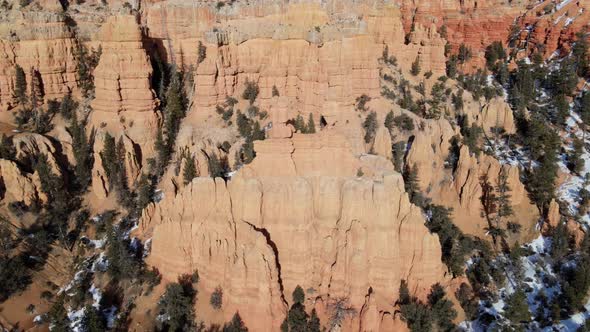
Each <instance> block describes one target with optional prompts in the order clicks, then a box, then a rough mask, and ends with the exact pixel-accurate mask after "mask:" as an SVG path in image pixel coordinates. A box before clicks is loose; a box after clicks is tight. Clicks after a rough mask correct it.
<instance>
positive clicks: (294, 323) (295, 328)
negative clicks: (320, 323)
mask: <svg viewBox="0 0 590 332" xmlns="http://www.w3.org/2000/svg"><path fill="white" fill-rule="evenodd" d="M316 318H317V317H316ZM308 319H309V316H308V315H307V313H306V312H305V292H304V291H303V288H301V286H299V285H297V287H295V290H294V291H293V305H292V306H291V308H290V309H289V312H288V313H287V318H286V319H285V321H286V326H285V328H287V330H288V331H290V332H306V331H307V327H308V324H309V322H308ZM283 324H285V323H283ZM281 328H283V327H281Z"/></svg>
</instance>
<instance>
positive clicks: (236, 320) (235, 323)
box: [222, 312, 248, 332]
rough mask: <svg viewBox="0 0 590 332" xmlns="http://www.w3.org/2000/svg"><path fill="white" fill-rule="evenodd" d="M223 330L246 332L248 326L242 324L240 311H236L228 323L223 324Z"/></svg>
mask: <svg viewBox="0 0 590 332" xmlns="http://www.w3.org/2000/svg"><path fill="white" fill-rule="evenodd" d="M222 331H223V332H248V328H247V327H246V325H245V324H244V321H243V320H242V317H240V313H238V312H236V313H235V314H234V316H233V317H232V319H231V322H229V324H225V325H224V326H223V330H222Z"/></svg>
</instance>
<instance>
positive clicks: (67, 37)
mask: <svg viewBox="0 0 590 332" xmlns="http://www.w3.org/2000/svg"><path fill="white" fill-rule="evenodd" d="M11 13H12V15H13V16H10V17H9V18H7V19H6V20H5V21H4V22H2V23H0V111H5V110H6V109H7V108H9V107H10V106H13V104H12V97H13V91H14V90H13V89H14V81H13V79H14V67H15V66H16V65H17V64H18V65H19V66H21V67H22V68H23V69H24V72H25V74H26V75H27V82H28V83H30V82H31V76H30V73H31V69H34V70H35V71H36V72H38V73H39V76H40V80H41V83H42V94H43V96H44V98H45V100H50V99H54V98H57V99H59V98H61V97H62V96H63V95H65V94H66V93H68V92H70V91H74V90H76V88H77V86H76V63H77V62H76V59H75V54H76V50H77V47H78V46H77V42H76V40H75V39H74V37H73V34H72V32H71V31H70V28H69V27H68V26H67V24H66V22H65V19H64V16H63V15H60V14H58V13H53V12H32V11H23V12H19V13H18V14H16V13H15V12H14V11H12V12H11Z"/></svg>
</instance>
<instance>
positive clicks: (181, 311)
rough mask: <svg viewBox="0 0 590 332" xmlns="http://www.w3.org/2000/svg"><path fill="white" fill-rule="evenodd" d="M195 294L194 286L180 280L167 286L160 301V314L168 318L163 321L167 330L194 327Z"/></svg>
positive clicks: (183, 329) (182, 329)
mask: <svg viewBox="0 0 590 332" xmlns="http://www.w3.org/2000/svg"><path fill="white" fill-rule="evenodd" d="M179 281H180V280H179ZM183 283H184V282H183ZM195 295H196V292H195V291H194V289H192V287H189V286H188V285H186V284H184V285H183V284H181V283H180V282H178V283H171V284H168V285H167V286H166V291H165V292H164V295H162V297H161V298H160V301H159V302H158V308H159V310H160V314H162V315H165V316H166V318H167V319H166V320H165V321H163V322H162V324H163V325H164V329H166V330H167V331H190V330H192V329H193V328H194V325H195V323H194V321H195V312H194V308H193V306H194V297H195Z"/></svg>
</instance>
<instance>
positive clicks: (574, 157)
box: [567, 137, 584, 174]
mask: <svg viewBox="0 0 590 332" xmlns="http://www.w3.org/2000/svg"><path fill="white" fill-rule="evenodd" d="M572 147H573V150H572V151H571V153H570V154H569V155H568V157H567V161H568V163H567V166H568V168H569V169H570V170H571V171H572V172H574V173H576V174H580V172H581V171H582V170H583V169H584V159H582V154H583V153H584V142H582V140H581V139H579V138H578V137H574V139H573V142H572Z"/></svg>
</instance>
